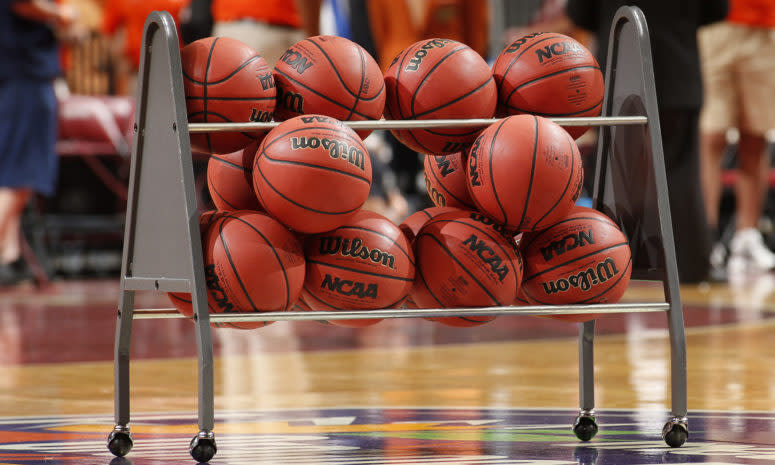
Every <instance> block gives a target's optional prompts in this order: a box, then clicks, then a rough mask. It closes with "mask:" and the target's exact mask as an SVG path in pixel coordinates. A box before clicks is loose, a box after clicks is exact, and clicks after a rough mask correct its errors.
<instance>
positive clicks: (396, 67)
mask: <svg viewBox="0 0 775 465" xmlns="http://www.w3.org/2000/svg"><path fill="white" fill-rule="evenodd" d="M384 76H385V87H386V89H387V100H386V102H385V117H386V118H388V119H396V120H414V119H420V120H424V119H447V118H454V119H468V118H492V117H493V115H494V114H495V107H496V104H497V88H496V85H495V80H494V79H493V77H492V73H491V71H490V67H489V66H488V65H487V62H486V61H484V59H483V58H482V57H481V56H480V55H479V54H478V53H477V52H476V51H474V50H473V49H471V48H470V47H469V46H467V45H465V44H462V43H460V42H456V41H454V40H450V39H439V38H435V39H428V40H422V41H419V42H415V43H414V44H412V45H410V46H409V47H407V48H406V49H404V50H403V51H401V53H399V54H398V55H397V56H396V57H395V58H394V59H393V62H392V63H391V65H390V66H389V67H388V69H387V70H386V71H385V75H384ZM481 129H482V128H481V127H463V128H433V129H412V130H407V129H397V130H392V133H393V135H394V136H395V137H396V138H397V139H398V140H399V141H400V142H401V143H403V144H404V145H406V146H407V147H409V148H410V149H412V150H414V151H416V152H419V153H428V154H432V155H447V154H451V153H455V152H459V151H461V150H465V149H466V148H467V147H468V146H469V145H470V144H471V142H473V140H474V139H475V138H476V136H477V135H478V134H479V132H480V131H481Z"/></svg>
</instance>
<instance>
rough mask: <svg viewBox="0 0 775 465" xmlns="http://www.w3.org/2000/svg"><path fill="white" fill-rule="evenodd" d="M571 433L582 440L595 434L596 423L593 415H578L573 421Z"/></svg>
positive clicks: (587, 439)
mask: <svg viewBox="0 0 775 465" xmlns="http://www.w3.org/2000/svg"><path fill="white" fill-rule="evenodd" d="M573 433H574V434H575V435H576V437H577V438H579V439H581V440H582V441H589V440H590V439H592V438H594V437H595V435H596V434H597V423H595V418H594V417H578V418H576V422H575V423H573Z"/></svg>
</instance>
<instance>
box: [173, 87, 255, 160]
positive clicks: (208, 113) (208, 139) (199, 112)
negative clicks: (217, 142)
mask: <svg viewBox="0 0 775 465" xmlns="http://www.w3.org/2000/svg"><path fill="white" fill-rule="evenodd" d="M205 106H207V101H206V100H205ZM199 115H204V119H205V122H207V116H208V115H212V116H217V117H219V118H221V119H222V120H223V121H221V122H225V123H232V122H233V121H232V120H230V119H229V118H227V117H225V116H223V115H222V114H220V113H215V112H213V111H207V109H205V110H204V111H197V112H194V113H189V114H188V118H189V119H191V117H192V116H199ZM240 134H242V135H243V136H245V137H247V138H248V139H251V140H256V136H254V135H252V134H250V133H249V132H240ZM206 135H207V141H208V144H209V141H210V133H209V132H208V133H206ZM209 148H210V153H213V152H215V151H214V150H212V146H210V147H209Z"/></svg>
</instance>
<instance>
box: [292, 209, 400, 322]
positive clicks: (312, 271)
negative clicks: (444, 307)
mask: <svg viewBox="0 0 775 465" xmlns="http://www.w3.org/2000/svg"><path fill="white" fill-rule="evenodd" d="M304 252H305V258H306V261H307V274H306V277H305V280H304V288H305V290H306V292H307V293H308V294H309V295H310V298H307V297H306V296H305V301H306V303H307V305H309V307H310V308H311V309H313V310H346V309H351V310H356V309H358V310H373V309H381V308H398V307H400V305H401V303H402V302H403V301H404V299H405V298H406V296H407V295H408V294H409V291H410V290H411V287H412V281H413V280H414V275H415V268H414V253H413V252H412V247H411V245H410V244H409V241H408V240H407V238H406V237H405V236H404V234H403V233H402V232H401V230H400V229H398V226H396V225H395V224H393V222H391V221H390V220H388V219H387V218H385V217H383V216H382V215H380V214H378V213H375V212H371V211H368V210H361V211H359V212H358V213H356V214H355V215H354V216H353V218H352V219H351V220H350V221H348V222H347V223H346V224H344V225H342V226H340V227H339V228H337V229H335V230H333V231H329V232H326V233H322V234H317V235H315V236H311V237H309V238H308V239H307V241H306V243H305V246H304ZM376 322H377V321H376V320H360V319H354V320H331V321H330V322H329V323H331V324H335V325H341V326H366V325H370V324H374V323H376Z"/></svg>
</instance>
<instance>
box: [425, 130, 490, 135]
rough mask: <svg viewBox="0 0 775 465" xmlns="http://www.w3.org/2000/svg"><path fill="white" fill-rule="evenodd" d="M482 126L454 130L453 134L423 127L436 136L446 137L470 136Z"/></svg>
mask: <svg viewBox="0 0 775 465" xmlns="http://www.w3.org/2000/svg"><path fill="white" fill-rule="evenodd" d="M455 129H467V128H455ZM481 130H482V128H473V129H471V130H470V131H465V132H455V133H453V134H450V133H448V132H441V131H434V130H432V129H425V132H429V133H431V134H433V135H436V136H446V137H462V136H472V135H474V134H476V133H477V132H480V131H481Z"/></svg>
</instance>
